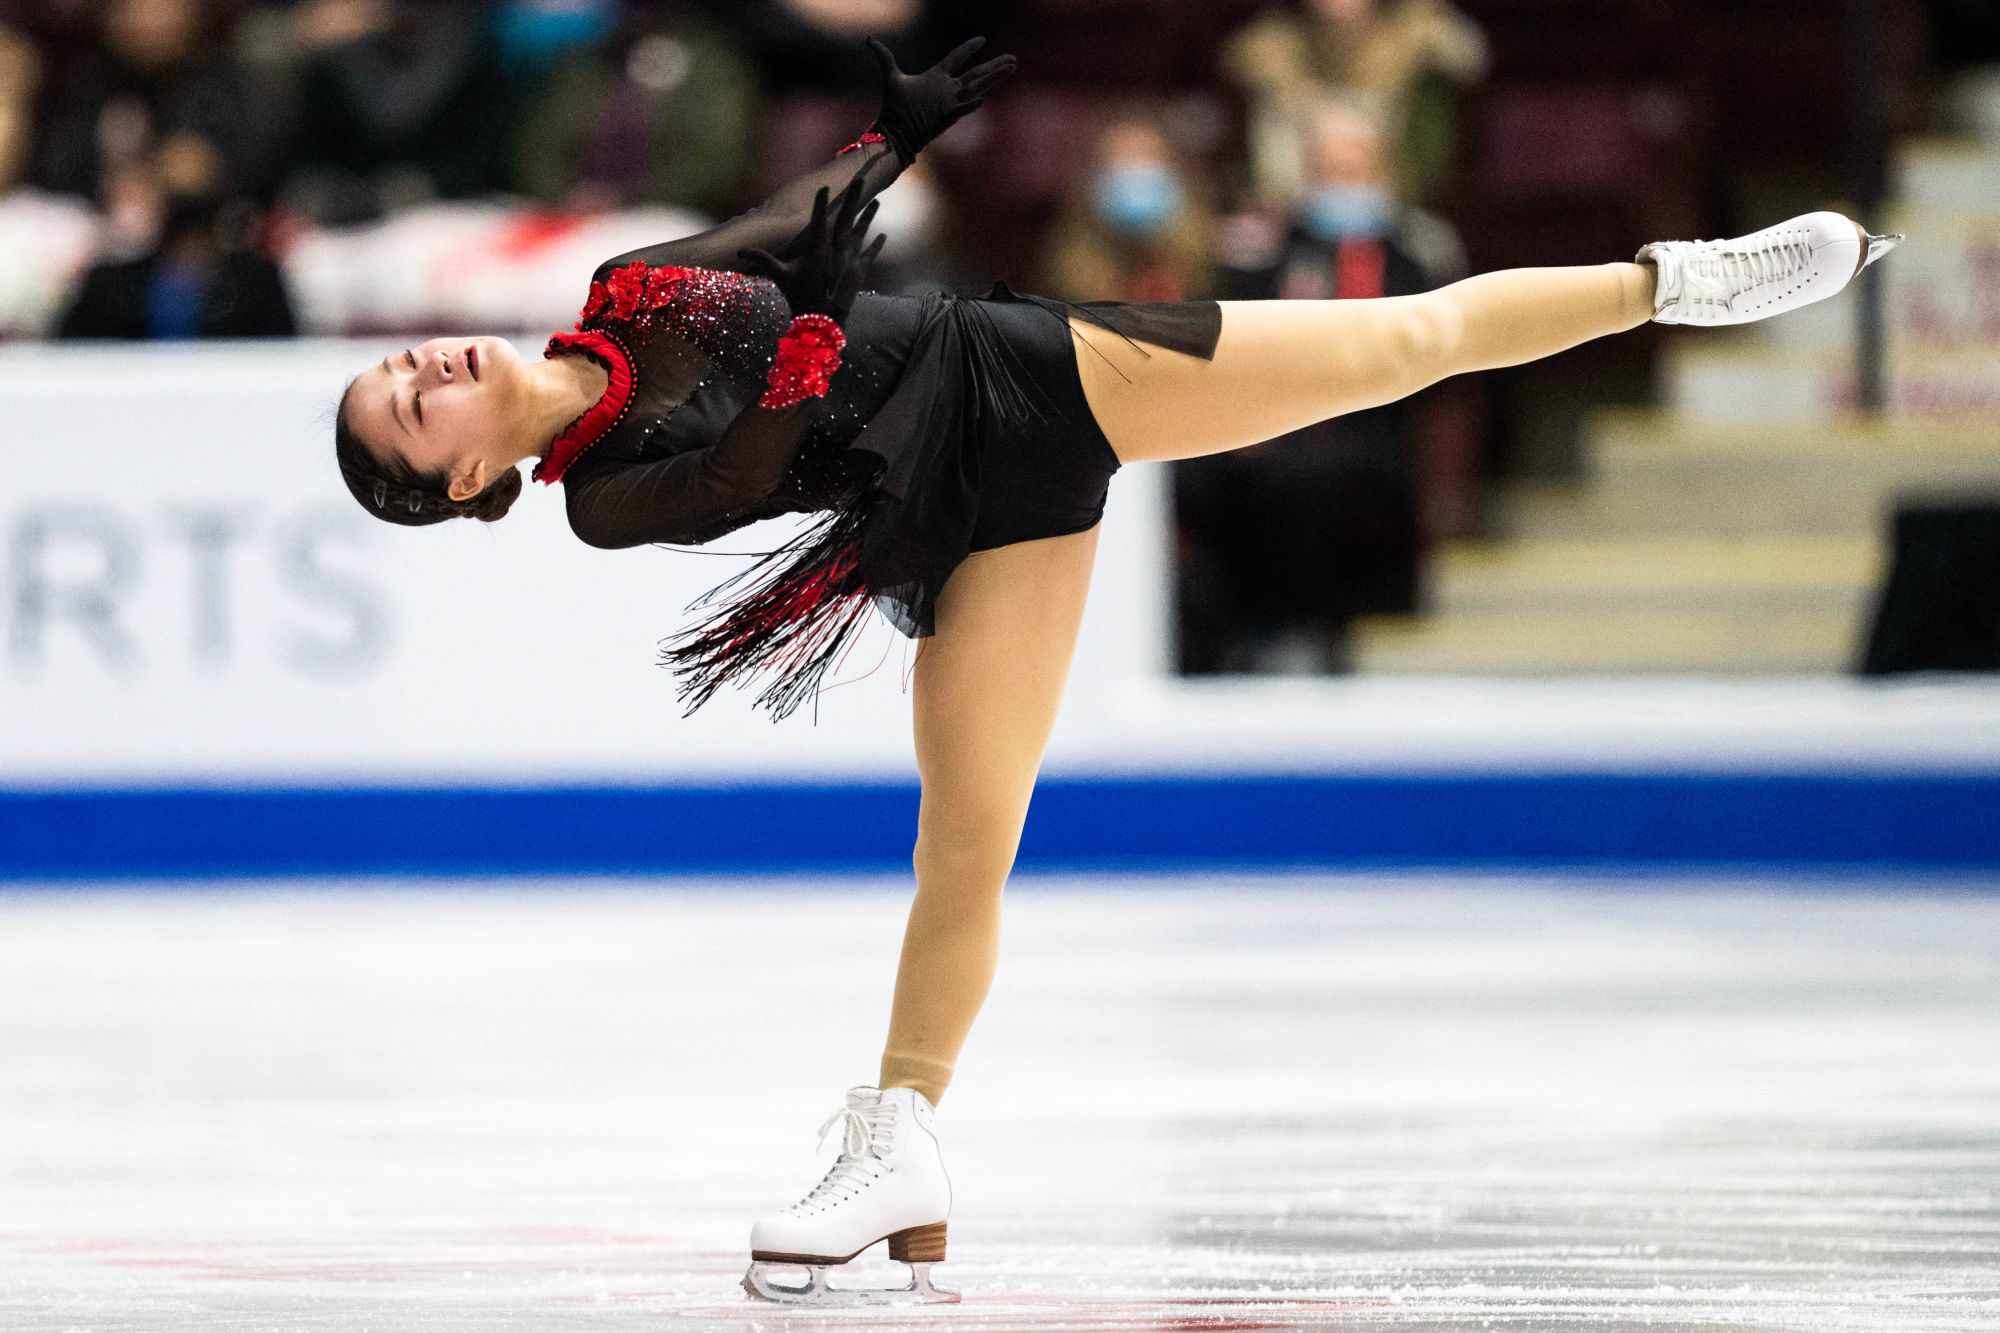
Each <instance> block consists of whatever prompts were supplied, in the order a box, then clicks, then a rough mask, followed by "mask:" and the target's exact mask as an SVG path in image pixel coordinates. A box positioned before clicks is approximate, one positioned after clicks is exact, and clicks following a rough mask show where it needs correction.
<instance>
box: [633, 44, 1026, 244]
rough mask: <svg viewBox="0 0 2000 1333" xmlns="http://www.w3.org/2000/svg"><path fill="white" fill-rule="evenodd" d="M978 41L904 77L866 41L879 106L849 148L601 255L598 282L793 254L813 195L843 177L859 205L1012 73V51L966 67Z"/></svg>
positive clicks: (835, 187)
mask: <svg viewBox="0 0 2000 1333" xmlns="http://www.w3.org/2000/svg"><path fill="white" fill-rule="evenodd" d="M984 42H985V38H983V37H975V38H973V39H972V40H970V41H968V42H966V43H965V44H964V45H962V46H960V47H959V48H958V49H957V50H955V51H953V52H952V53H951V54H950V55H948V56H946V57H945V58H944V59H943V60H941V61H939V62H938V63H937V64H936V65H934V66H932V67H931V68H930V69H927V70H925V71H924V72H923V73H921V74H905V73H903V71H902V70H901V69H899V68H898V67H897V65H896V58H895V57H894V56H892V55H890V54H889V49H888V48H887V47H885V46H883V45H882V43H880V42H878V41H876V40H875V39H874V38H872V37H871V38H869V39H868V46H869V49H870V50H871V51H873V52H874V53H875V59H876V61H877V63H879V64H880V65H881V67H882V107H881V110H880V111H879V112H878V113H877V115H876V117H875V124H874V125H873V126H872V127H871V128H870V129H869V131H868V133H867V134H865V135H863V136H862V137H861V139H860V140H858V141H857V142H856V144H855V145H854V146H852V147H850V148H847V149H844V150H842V152H841V153H840V155H839V156H838V157H836V158H834V159H833V161H831V162H829V163H827V164H826V165H825V166H823V167H821V168H819V169H818V170H817V171H812V172H808V173H807V174H806V175H804V176H801V177H800V178H799V179H797V180H795V181H793V182H791V183H790V184H789V185H786V186H784V187H783V188H782V189H780V190H778V191H777V192H776V193H775V194H773V195H772V196H771V197H770V198H769V199H767V200H765V201H764V202H763V203H762V204H759V205H758V206H757V207H756V208H753V209H751V210H750V211H749V212H747V213H744V214H741V215H740V216H738V217H734V218H731V219H730V220H729V221H727V222H725V223H722V224H721V225H720V226H716V227H711V228H709V229H708V230H707V231H704V232H699V233H697V234H696V235H693V236H688V237H683V238H682V239H680V240H678V241H666V242H663V243H662V244H659V245H649V246H646V247H645V248H643V249H639V250H631V251H628V252H626V253H625V254H622V255H619V256H618V257H617V258H615V259H610V260H606V261H605V262H604V263H603V264H602V265H601V266H599V268H598V270H597V277H598V279H599V280H602V279H603V278H604V276H605V275H606V274H607V273H609V272H610V271H611V270H612V269H615V268H622V267H624V266H625V265H627V264H630V263H632V262H634V261H635V260H636V261H640V262H643V263H645V264H648V265H651V266H654V267H661V266H667V265H677V266H682V267H688V268H708V269H722V270H725V271H728V272H733V273H753V272H757V271H758V270H756V269H754V268H747V267H745V261H744V260H743V259H742V257H741V252H742V251H745V250H764V251H768V252H770V253H772V254H775V255H777V256H778V257H779V258H782V259H789V258H792V257H794V256H795V254H796V252H797V247H798V246H799V245H800V244H801V243H803V241H804V239H805V232H806V228H807V226H808V225H809V223H810V221H811V218H812V207H813V199H814V198H815V197H816V196H817V195H818V194H819V193H820V191H822V190H824V191H827V192H828V193H830V194H836V195H837V194H839V193H840V191H841V190H843V189H845V188H846V187H847V185H848V183H849V182H850V181H855V180H858V181H860V183H861V190H862V195H861V201H862V202H863V203H867V202H868V201H869V200H871V199H873V198H874V197H875V196H876V195H878V194H880V193H881V192H882V191H883V190H886V189H888V188H889V186H890V185H891V184H892V183H894V181H895V179H896V177H898V176H899V175H901V174H902V172H903V168H905V167H907V166H909V165H910V163H912V162H914V161H916V157H917V153H918V151H919V150H921V149H922V148H923V147H924V145H925V144H928V143H929V142H930V141H931V140H933V139H935V138H936V137H937V136H938V135H940V134H942V133H944V132H945V131H946V130H947V129H949V128H951V126H952V125H954V124H955V123H957V122H958V121H959V120H960V119H961V118H963V117H964V116H967V115H969V114H971V113H972V112H973V111H974V110H976V109H977V108H978V107H979V105H980V103H982V102H983V101H984V100H985V98H986V94H987V92H988V91H990V90H991V89H992V88H993V87H994V85H996V84H998V83H999V82H1000V81H1001V80H1002V79H1004V78H1006V77H1007V76H1008V75H1009V74H1011V73H1013V72H1014V57H1012V56H998V57H995V58H994V59H992V60H988V61H986V62H984V63H983V64H978V65H974V64H972V63H971V62H972V57H973V54H974V53H975V52H976V51H978V50H979V48H980V46H981V45H982V44H983V43H984Z"/></svg>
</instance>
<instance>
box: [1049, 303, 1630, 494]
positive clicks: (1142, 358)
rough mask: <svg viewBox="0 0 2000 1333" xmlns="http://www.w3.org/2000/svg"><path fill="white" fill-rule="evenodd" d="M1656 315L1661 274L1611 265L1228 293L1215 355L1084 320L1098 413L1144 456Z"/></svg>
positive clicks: (1183, 453) (1514, 358)
mask: <svg viewBox="0 0 2000 1333" xmlns="http://www.w3.org/2000/svg"><path fill="white" fill-rule="evenodd" d="M1652 315H1653V270H1652V269H1651V268H1649V267H1647V266H1645V265H1640V264H1602V265H1596V266H1593V267H1589V268H1544V269H1509V270H1506V271H1504V272H1499V273H1484V274H1481V275H1479V276H1478V277H1475V278H1467V279H1466V280H1465V281H1463V282H1458V283H1453V284H1452V285H1451V286H1449V287H1444V288H1440V289H1439V290H1437V291H1434V292H1425V293H1423V294H1421V295H1418V296H1393V297H1384V298H1382V299H1379V300H1372V301H1225V302H1223V303H1222V337H1221V340H1220V341H1219V342H1218V343H1217V344H1216V348H1215V357H1214V359H1213V360H1203V359H1202V358H1200V357H1195V356H1188V355H1185V354H1183V353H1180V352H1173V351H1168V350H1166V349H1164V348H1159V347H1152V346H1145V345H1139V346H1135V345H1133V344H1131V343H1128V342H1126V341H1125V340H1124V339H1123V338H1120V337H1118V336H1117V335H1115V334H1111V333H1107V332H1105V331H1104V330H1102V329H1098V328H1095V327H1092V326H1090V325H1089V324H1086V323H1085V322H1083V321H1082V320H1072V321H1071V327H1072V329H1074V330H1075V331H1076V335H1077V340H1078V348H1077V370H1078V373H1079V374H1080V375H1081V377H1082V379H1083V388H1084V394H1085V396H1086V397H1087V398H1088V400H1089V402H1090V409H1091V412H1092V413H1093V414H1094V415H1095V416H1096V418H1097V424H1098V425H1099V427H1100V428H1102V429H1103V431H1104V434H1105V436H1106V438H1108V439H1109V440H1110V441H1111V447H1112V448H1113V449H1114V450H1116V451H1117V453H1118V456H1119V458H1121V459H1123V460H1124V461H1125V462H1128V463H1131V462H1137V461H1139V460H1142V459H1170V458H1193V457H1197V456H1199V455H1202V454H1212V453H1221V452H1223V451H1224V450H1229V449H1240V448H1242V447H1244V446H1245V445H1251V444H1256V443H1257V442H1259V441H1261V440H1268V439H1271V438H1272V437H1274V436H1278V435H1283V434H1285V433H1287V432H1289V431H1294V430H1298V429H1300V428H1302V427H1305V426H1309V425H1312V424H1313V423H1314V422H1317V421H1325V420H1327V419H1328V418H1329V417H1337V416H1341V415H1344V414H1346V413H1348V412H1358V411H1360V410H1362V409H1363V408H1369V407H1380V406H1381V405H1382V404H1384V403H1392V402H1395V401H1396V400H1397V399H1399V398H1405V397H1408V396H1409V395H1410V394H1413V393H1415V392H1417V390H1419V389H1422V388H1425V387H1426V386H1428V385H1431V384H1435V383H1437V382H1438V381H1439V380H1441V379H1445V378H1447V377H1449V376H1452V375H1459V374H1464V373H1466V372H1469V371H1475V370H1492V369H1495V368H1497V367H1500V366H1511V365H1519V364H1521V363H1522V362H1526V361H1534V360H1538V359H1540V358H1542V357H1545V356H1553V355H1554V354H1555V353H1557V352H1560V351H1564V350H1566V349H1568V348H1571V347H1575V346H1576V345H1578V344H1579V343H1584V342H1588V341H1590V340H1591V339H1593V338H1601V337H1604V336H1605V335H1607V334H1612V333H1619V332H1622V331H1624V330H1626V329H1631V328H1636V327H1638V326H1639V325H1641V324H1643V323H1645V322H1646V321H1647V320H1648V319H1650V318H1652Z"/></svg>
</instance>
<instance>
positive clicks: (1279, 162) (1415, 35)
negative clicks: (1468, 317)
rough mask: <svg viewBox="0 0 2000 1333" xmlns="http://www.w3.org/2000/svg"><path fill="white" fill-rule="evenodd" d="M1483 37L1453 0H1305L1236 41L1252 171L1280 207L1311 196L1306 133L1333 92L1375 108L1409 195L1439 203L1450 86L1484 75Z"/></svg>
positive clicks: (1231, 58) (1234, 60)
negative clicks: (1306, 188) (1304, 192)
mask: <svg viewBox="0 0 2000 1333" xmlns="http://www.w3.org/2000/svg"><path fill="white" fill-rule="evenodd" d="M1487 63H1488V54H1487V47H1486V40H1485V38H1484V36H1483V35H1482V34H1481V33H1480V31H1479V29H1478V27H1477V26H1476V25H1474V24H1473V22H1472V21H1471V20H1470V19H1468V18H1467V17H1465V15H1463V14H1461V13H1460V12H1459V11H1458V10H1457V9H1455V8H1453V7H1452V6H1451V5H1450V4H1449V3H1447V0H1302V3H1301V5H1300V7H1299V9H1298V11H1297V12H1291V11H1277V12H1272V13H1269V14H1266V15H1265V16H1264V17H1262V18H1260V19H1258V20H1256V21H1255V22H1253V23H1251V24H1250V25H1249V26H1248V27H1247V28H1245V29H1244V30H1243V31H1242V32H1240V33H1238V34H1237V35H1236V37H1235V38H1234V39H1233V40H1231V42H1230V43H1229V46H1228V50H1227V52H1226V55H1225V61H1224V64H1225V68H1226V69H1227V70H1228V72H1229V75H1230V77H1231V78H1232V79H1234V80H1235V81H1236V82H1237V83H1238V84H1240V85H1241V86H1242V87H1243V89H1244V90H1245V91H1246V92H1247V93H1248V94H1249V98H1250V170H1251V179H1252V182H1253V185H1254V187H1255V189H1256V191H1257V193H1258V194H1259V195H1260V197H1262V198H1263V199H1264V200H1265V201H1267V202H1269V203H1274V204H1278V205H1281V206H1282V205H1286V204H1289V203H1291V202H1292V201H1293V200H1294V199H1296V198H1297V197H1298V194H1299V192H1300V190H1301V189H1302V188H1303V185H1304V179H1305V175H1306V165H1305V160H1304V151H1305V140H1306V126H1305V121H1306V120H1307V119H1308V118H1309V117H1310V115H1311V108H1312V106H1313V105H1314V103H1315V102H1317V101H1318V100H1319V99H1321V98H1323V97H1326V96H1328V95H1329V94H1332V95H1336V96H1345V97H1350V98H1355V99H1359V100H1362V101H1365V102H1367V103H1368V104H1369V105H1370V106H1371V107H1372V108H1373V109H1374V111H1375V113H1376V115H1377V116H1379V117H1380V119H1381V121H1382V124H1383V126H1384V129H1385V131H1386V133H1387V134H1388V138H1389V142H1390V143H1391V144H1392V145H1393V146H1394V148H1395V152H1394V154H1393V157H1392V160H1393V161H1394V162H1395V163H1396V176H1397V180H1398V184H1399V185H1400V186H1401V188H1402V193H1403V197H1404V198H1406V199H1409V200H1412V201H1415V202H1420V203H1421V202H1425V201H1428V200H1430V199H1432V198H1434V197H1435V195H1436V193H1437V190H1438V188H1439V187H1440V186H1441V185H1442V183H1443V182H1444V181H1445V179H1446V178H1447V177H1448V176H1449V174H1450V171H1451V165H1452V159H1453V156H1454V151H1455V146H1456V140H1457V125H1456V114H1455V105H1454V96H1453V89H1454V87H1455V86H1457V85H1462V84H1466V83H1471V82H1474V81H1476V80H1477V79H1479V78H1481V77H1482V76H1483V75H1484V74H1485V72H1486V67H1487Z"/></svg>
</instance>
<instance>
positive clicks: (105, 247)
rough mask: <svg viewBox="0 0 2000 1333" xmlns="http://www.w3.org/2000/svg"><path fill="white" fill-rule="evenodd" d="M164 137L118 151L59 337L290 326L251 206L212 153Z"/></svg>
mask: <svg viewBox="0 0 2000 1333" xmlns="http://www.w3.org/2000/svg"><path fill="white" fill-rule="evenodd" d="M195 142H199V141H195V140H186V139H181V140H169V141H167V142H166V143H164V144H162V145H160V146H159V147H157V148H156V149H154V150H153V152H152V153H151V154H147V155H144V156H135V157H133V158H132V159H130V160H127V161H122V162H121V163H120V164H119V166H118V168H117V172H116V175H115V177H114V180H113V183H112V185H111V186H110V192H109V194H108V196H107V198H106V199H105V200H104V206H105V212H104V214H103V218H102V222H101V227H100V230H101V233H102V235H101V238H100V252H99V257H98V259H97V262H96V263H94V264H93V265H92V266H91V268H90V270H89V271H88V272H87V273H85V274H84V277H83V281H82V283H81V284H80V285H79V287H78V289H77V291H76V293H75V295H74V296H73V297H71V299H70V302H69V305H68V308H67V309H65V310H64V312H63V314H62V317H61V319H60V320H59V321H58V324H57V329H56V332H57V336H58V337H62V338H124V339H156V340H161V341H179V340H184V339H190V338H275V337H289V336H291V335H292V334H294V333H296V332H297V324H296V321H295V320H294V318H293V314H292V306H291V301H290V299H289V298H288V297H287V295H286V291H285V284H284V280H283V278H282V277H281V276H280V275H279V272H278V266H277V265H276V264H274V263H272V262H271V260H270V259H269V258H267V257H266V256H265V255H263V254H261V253H259V252H258V251H257V250H256V249H255V248H254V247H253V246H252V244H251V239H252V225H251V222H252V216H253V215H252V213H251V212H250V210H249V208H248V207H247V206H246V205H243V204H241V203H240V202H232V201H230V200H228V199H226V198H225V197H224V196H223V194H222V192H221V189H220V185H221V176H220V174H219V172H218V171H217V169H216V166H215V163H214V160H213V158H212V157H208V156H204V155H203V154H201V153H199V152H196V151H193V150H192V149H190V148H189V144H190V143H195Z"/></svg>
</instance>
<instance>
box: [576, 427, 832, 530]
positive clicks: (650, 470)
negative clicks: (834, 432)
mask: <svg viewBox="0 0 2000 1333" xmlns="http://www.w3.org/2000/svg"><path fill="white" fill-rule="evenodd" d="M810 419H811V405H810V404H808V403H800V404H798V405H796V406H793V407H785V408H777V409H770V408H763V407H757V406H754V405H753V406H750V407H747V408H745V409H743V411H742V412H740V413H738V414H737V417H736V419H735V420H734V421H732V422H730V423H729V428H728V429H727V430H725V431H723V433H722V438H721V439H720V440H718V441H716V442H715V443H714V444H712V445H710V446H709V447H708V448H706V449H690V450H688V451H687V452H686V453H680V454H675V455H673V456H672V457H669V458H662V459H660V460H659V461H657V462H653V463H635V464H632V465H630V466H626V467H620V468H616V469H613V470H611V471H608V472H605V473H603V474H602V475H599V476H594V477H588V478H583V479H576V478H571V479H568V480H566V481H565V482H564V484H563V499H564V503H565V505H566V507H567V508H568V510H569V525H570V528H571V529H572V530H573V531H574V532H575V533H576V535H577V536H578V537H580V538H582V539H583V540H584V541H585V542H586V543H588V544H589V545H591V546H597V547H602V548H604V549H607V550H615V549H617V548H620V547H626V546H643V545H645V544H646V543H648V542H684V543H694V542H703V541H707V540H709V539H711V538H713V537H717V536H720V535H721V534H722V533H724V532H727V531H729V530H730V529H731V528H732V527H735V526H738V525H737V524H735V523H733V522H732V521H731V520H733V519H736V518H738V517H739V516H742V515H745V514H747V513H748V512H749V511H751V510H754V509H755V508H756V506H758V505H760V504H761V503H763V501H765V500H767V499H769V498H770V495H771V492H773V491H775V490H776V489H777V488H778V483H779V482H781V481H783V480H784V476H785V469H786V468H788V467H790V466H791V464H792V459H793V458H794V457H795V456H796V455H797V454H798V451H799V444H800V442H801V441H802V440H804V438H805V433H806V425H807V423H808V421H809V420H810Z"/></svg>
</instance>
